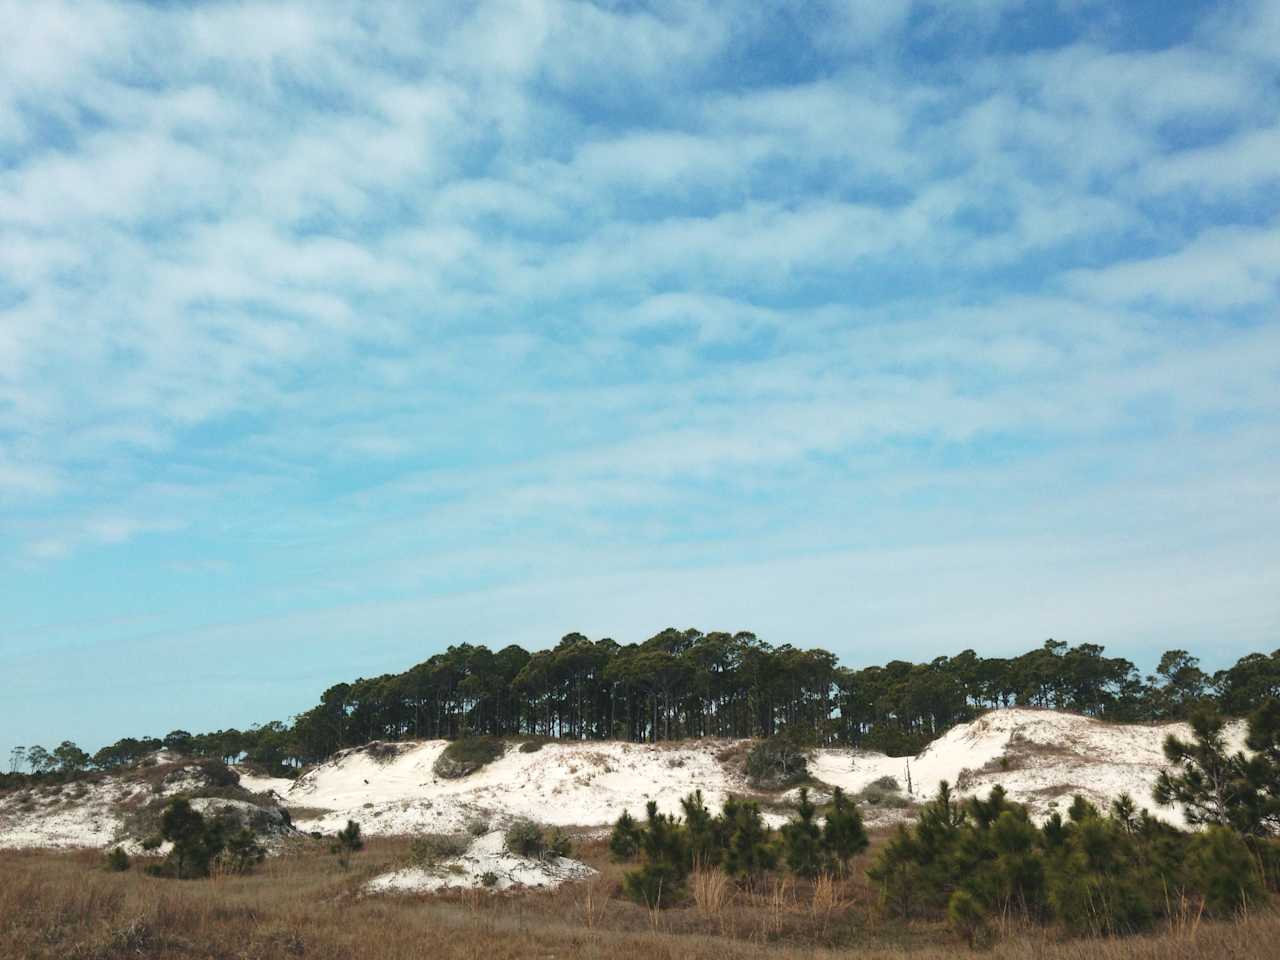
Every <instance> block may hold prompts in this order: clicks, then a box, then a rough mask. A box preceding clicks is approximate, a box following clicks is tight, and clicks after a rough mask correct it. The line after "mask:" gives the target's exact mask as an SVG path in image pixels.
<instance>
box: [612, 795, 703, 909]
mask: <svg viewBox="0 0 1280 960" xmlns="http://www.w3.org/2000/svg"><path fill="white" fill-rule="evenodd" d="M645 812H646V815H647V816H646V821H645V826H644V830H643V832H642V834H641V840H640V849H641V852H642V853H643V856H644V862H643V863H642V864H641V865H640V867H639V868H638V869H636V870H632V871H630V872H629V873H627V874H625V875H624V876H623V878H622V883H623V888H624V889H625V890H626V892H627V895H628V896H629V897H631V898H632V899H633V900H636V901H639V902H640V903H643V904H645V905H646V906H648V907H650V908H651V909H657V908H660V907H668V906H672V905H673V904H675V903H677V902H679V901H680V900H681V899H683V897H684V894H685V881H686V880H687V878H688V862H689V850H688V844H687V843H686V840H685V833H684V829H683V827H681V825H680V824H679V823H677V822H676V821H675V820H674V819H673V818H671V817H668V816H667V815H666V814H662V813H659V812H658V805H657V803H655V802H654V801H652V800H650V801H649V803H648V805H647V807H646V808H645Z"/></svg>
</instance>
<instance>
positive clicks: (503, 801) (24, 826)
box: [0, 709, 1245, 883]
mask: <svg viewBox="0 0 1280 960" xmlns="http://www.w3.org/2000/svg"><path fill="white" fill-rule="evenodd" d="M1169 733H1177V734H1179V735H1180V736H1183V737H1188V736H1190V730H1189V728H1188V727H1187V725H1185V724H1163V725H1161V724H1133V725H1125V724H1105V723H1102V722H1100V721H1096V720H1089V719H1086V718H1084V717H1078V716H1073V715H1070V714H1062V713H1054V712H1052V711H1046V710H1024V709H1017V710H1000V711H994V712H992V713H988V714H986V715H985V716H983V717H981V718H979V719H978V720H976V721H974V722H973V723H967V724H962V725H960V726H958V727H956V728H954V729H952V730H951V731H949V732H948V733H947V734H946V735H944V736H943V737H941V738H939V739H938V740H936V741H934V742H933V743H932V744H930V745H929V747H928V748H927V749H925V750H924V752H922V753H921V754H920V755H919V756H918V757H913V758H910V759H909V760H908V759H905V758H900V757H899V758H892V757H886V756H884V755H883V754H878V753H870V752H863V751H856V750H847V749H830V750H825V749H824V750H819V751H817V752H816V753H815V755H814V758H813V761H812V763H811V765H810V769H811V771H812V773H813V774H814V776H815V777H816V778H817V779H818V780H820V781H822V782H824V783H826V784H829V785H832V786H839V787H841V788H843V789H844V790H846V791H847V792H849V793H858V792H859V791H861V790H863V789H864V788H865V787H866V786H867V785H868V784H870V783H871V782H872V781H874V780H877V779H879V778H880V777H884V776H892V777H894V778H895V779H897V780H898V782H899V783H900V784H901V785H902V787H903V788H904V789H905V788H906V784H907V775H906V772H907V767H908V764H909V765H910V770H911V781H912V787H913V797H912V798H913V799H915V800H918V801H919V800H925V799H927V798H928V797H929V796H930V795H931V794H932V793H933V792H934V791H935V790H936V789H937V784H938V781H939V780H943V779H945V780H947V781H949V782H951V783H952V784H953V785H954V784H956V782H957V781H958V780H960V779H961V774H962V772H963V771H966V770H967V771H970V773H968V774H966V775H965V777H964V780H965V782H966V786H965V788H964V791H963V792H964V793H968V794H972V793H983V794H985V793H986V792H987V791H988V790H990V789H991V787H992V786H994V785H995V784H1000V785H1001V786H1003V787H1004V788H1005V790H1006V791H1008V793H1009V796H1010V798H1011V799H1013V800H1015V801H1018V802H1020V803H1025V804H1027V805H1028V806H1029V807H1030V809H1031V811H1032V813H1033V815H1035V816H1036V817H1037V818H1044V817H1046V816H1048V815H1049V814H1050V813H1051V812H1052V811H1053V810H1062V811H1065V809H1066V807H1067V806H1068V805H1069V804H1070V802H1071V796H1072V794H1074V793H1082V794H1084V795H1085V796H1086V797H1087V798H1089V799H1090V800H1092V801H1093V802H1094V803H1096V804H1098V805H1099V806H1100V807H1104V808H1105V807H1106V806H1107V805H1108V804H1110V802H1111V800H1113V799H1114V798H1115V797H1117V796H1119V795H1120V794H1121V793H1126V792H1127V793H1129V794H1130V795H1131V796H1132V797H1133V799H1134V800H1135V802H1136V803H1137V804H1138V806H1139V807H1143V806H1146V807H1150V808H1152V812H1154V813H1156V814H1157V815H1159V816H1161V817H1163V818H1164V819H1166V820H1168V821H1170V822H1172V823H1177V824H1180V823H1181V822H1182V818H1181V815H1180V812H1179V811H1178V810H1176V809H1157V808H1155V807H1154V804H1153V801H1152V800H1151V788H1152V786H1153V784H1154V783H1155V780H1156V776H1157V775H1158V774H1159V772H1160V770H1161V769H1162V767H1163V766H1164V758H1163V755H1162V753H1161V744H1162V743H1163V741H1164V738H1165V737H1166V736H1167V735H1168V734H1169ZM1244 733H1245V730H1244V724H1243V723H1238V722H1237V723H1234V724H1232V725H1231V727H1230V728H1229V740H1230V743H1231V746H1232V748H1233V749H1239V748H1241V747H1242V746H1243V742H1244ZM730 745H731V744H730V743H729V742H726V741H715V740H707V741H701V742H686V743H682V744H678V745H670V746H668V745H658V746H653V745H648V744H634V743H548V744H546V745H544V746H543V747H542V748H541V749H540V750H538V751H536V752H533V753H522V752H521V751H520V750H519V749H518V748H517V747H516V746H514V745H512V746H510V747H509V748H508V749H507V751H506V753H505V754H504V756H502V757H501V758H500V759H498V760H496V761H494V762H493V763H491V764H489V765H488V766H486V767H484V768H483V769H481V770H479V771H477V772H476V773H474V774H472V775H470V776H468V777H463V778H461V779H459V780H444V779H441V778H439V777H436V776H435V774H433V773H432V770H431V767H432V764H433V763H434V762H435V760H436V758H437V757H439V755H440V753H441V751H443V750H444V748H445V746H446V744H445V742H444V741H442V740H435V741H426V742H419V743H407V744H400V745H398V747H397V748H396V754H395V756H393V757H391V758H390V759H388V760H386V761H385V762H380V761H378V760H375V759H373V758H372V757H371V756H370V755H369V753H368V752H367V751H366V750H364V749H357V750H350V751H347V752H345V753H343V754H341V755H339V756H337V757H335V758H334V759H333V760H331V761H329V762H328V763H325V764H323V765H321V766H320V767H317V768H316V769H315V770H313V771H311V772H310V773H308V774H307V775H306V776H304V777H302V778H300V779H299V780H296V781H291V780H282V779H274V778H266V777H253V776H248V775H244V774H242V775H241V784H242V785H243V786H244V787H246V788H247V789H249V790H252V791H255V792H274V793H275V794H277V795H278V796H279V797H280V798H281V802H282V803H283V804H284V805H286V806H289V807H294V808H310V809H313V810H323V811H326V812H325V813H322V814H320V815H318V816H313V817H310V818H309V819H305V820H303V819H300V820H299V822H298V826H299V828H300V829H303V830H308V831H321V832H324V833H333V832H335V831H337V830H339V829H341V828H342V827H343V826H344V825H345V824H346V822H347V820H348V819H352V820H356V821H358V822H359V823H360V826H361V828H362V830H363V831H364V832H365V833H366V834H369V835H374V836H376V835H395V834H415V833H455V832H461V831H462V830H464V828H465V826H466V825H467V824H468V822H470V821H472V820H475V819H483V820H485V821H486V822H488V823H489V824H490V825H491V826H492V828H493V829H494V830H498V829H500V828H502V827H505V826H506V824H507V823H509V822H510V821H511V820H512V819H514V818H516V817H529V818H531V819H534V820H538V821H541V822H542V823H546V824H550V825H555V826H578V827H587V828H601V829H602V828H605V827H607V826H608V825H609V824H611V823H612V822H613V821H615V820H616V819H617V818H618V816H619V814H621V813H622V811H623V810H630V811H631V813H632V814H633V815H634V816H636V817H643V815H644V808H645V803H646V802H647V801H648V800H651V799H652V800H655V801H656V802H657V804H658V807H659V809H660V810H662V811H663V812H665V813H678V812H679V802H680V799H681V798H682V797H684V796H686V795H687V794H689V793H690V792H692V791H693V790H695V789H699V788H700V789H701V790H702V792H703V796H704V798H705V800H706V803H707V805H708V806H709V807H710V808H711V809H712V810H716V809H718V808H719V806H720V805H721V803H723V801H724V798H725V796H726V795H728V794H729V793H748V792H750V791H749V788H748V787H747V785H746V783H745V782H744V781H743V780H742V779H741V776H740V775H739V774H738V773H737V772H735V771H731V770H727V769H726V768H725V766H724V765H722V764H721V763H720V762H719V760H717V755H718V754H719V753H720V752H722V751H723V750H724V749H725V748H726V747H727V746H730ZM1006 754H1007V755H1008V756H1009V763H1008V765H1007V768H1005V769H1002V767H1001V765H1000V763H999V761H1000V758H1001V757H1003V756H1005V755H1006ZM171 776H172V779H171V780H170V781H168V782H166V783H165V785H164V791H163V792H164V795H171V794H172V793H174V792H177V791H178V790H180V789H185V788H188V787H190V786H192V785H193V784H194V782H195V780H196V774H195V768H190V769H188V770H182V771H175V772H174V774H172V775H171ZM189 781H190V782H189ZM81 789H83V791H84V794H83V796H79V797H77V796H76V794H77V793H78V792H79V791H80V790H81ZM149 790H150V788H149V787H148V786H146V785H144V784H140V783H137V782H129V781H128V780H126V779H123V778H117V777H107V778H104V779H103V780H102V782H100V783H97V784H90V783H85V784H83V785H68V786H66V787H62V788H37V789H35V790H30V791H19V792H16V793H13V794H10V795H8V796H6V797H0V847H106V846H110V845H112V844H113V843H117V842H121V841H124V840H126V839H127V838H124V837H122V836H120V831H121V829H122V827H123V821H124V815H125V813H126V804H127V803H128V802H130V801H131V800H132V801H133V802H135V803H136V802H139V801H141V802H145V800H147V799H149V796H150V795H148V796H146V797H139V796H138V794H139V792H144V791H149ZM787 796H788V798H791V797H792V794H788V795H787ZM863 813H864V816H865V817H866V819H867V820H868V821H869V822H872V823H875V822H884V821H885V820H892V819H894V818H898V819H901V818H902V817H904V816H909V815H910V811H893V810H883V809H880V808H876V807H870V806H864V808H863ZM767 819H768V820H769V821H770V823H771V824H773V825H777V824H778V823H779V822H781V821H782V820H783V819H784V818H783V817H782V816H780V815H778V814H777V813H770V814H768V816H767ZM133 839H137V838H133ZM481 872H484V871H481ZM494 872H500V871H494ZM388 882H390V881H388ZM405 882H406V883H407V882H409V881H405ZM513 882H515V881H513Z"/></svg>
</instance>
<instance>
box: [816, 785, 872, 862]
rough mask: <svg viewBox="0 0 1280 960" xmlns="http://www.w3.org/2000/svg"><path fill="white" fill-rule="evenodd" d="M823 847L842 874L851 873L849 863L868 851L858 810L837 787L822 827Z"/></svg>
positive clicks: (864, 830)
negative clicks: (864, 851)
mask: <svg viewBox="0 0 1280 960" xmlns="http://www.w3.org/2000/svg"><path fill="white" fill-rule="evenodd" d="M822 846H823V849H824V850H825V851H826V854H827V857H828V858H829V859H830V861H831V864H832V865H833V866H834V867H835V868H836V869H837V870H839V871H840V873H842V874H847V873H848V872H849V861H850V860H852V859H853V858H854V857H856V856H857V855H858V854H860V853H861V852H862V851H863V850H865V849H867V831H866V829H865V828H864V827H863V825H862V817H861V816H859V814H858V810H857V808H856V807H855V806H854V805H853V804H852V803H850V802H849V799H848V798H847V797H846V796H845V795H844V791H843V790H841V789H840V788H839V787H836V789H835V793H834V794H832V797H831V807H830V809H828V811H827V821H826V823H824V824H823V826H822Z"/></svg>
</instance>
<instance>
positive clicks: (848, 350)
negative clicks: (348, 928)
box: [0, 0, 1280, 751]
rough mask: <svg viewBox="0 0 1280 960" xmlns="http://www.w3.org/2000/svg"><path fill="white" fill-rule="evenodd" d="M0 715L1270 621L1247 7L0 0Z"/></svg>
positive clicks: (1275, 278) (268, 709)
mask: <svg viewBox="0 0 1280 960" xmlns="http://www.w3.org/2000/svg"><path fill="white" fill-rule="evenodd" d="M0 36H4V37H6V38H7V40H6V43H5V55H4V56H3V57H2V58H0V572H2V576H0V676H3V678H4V680H3V684H2V685H0V686H2V688H3V693H2V694H0V749H3V750H5V751H7V749H8V747H9V746H10V745H12V744H15V743H22V744H31V743H35V742H40V743H44V744H45V745H46V746H48V745H51V744H52V743H54V742H56V741H57V740H59V739H61V738H63V737H70V738H72V739H75V740H78V741H79V742H81V743H82V744H84V745H87V746H91V747H92V746H98V745H101V744H102V743H103V742H106V741H109V740H114V739H116V738H117V737H119V736H123V735H126V734H133V735H137V734H144V733H150V734H156V735H163V734H164V733H165V732H167V731H168V730H170V729H172V728H174V727H176V726H179V725H183V726H186V727H187V728H190V729H196V728H201V729H203V728H209V727H216V726H223V725H233V724H234V725H248V724H250V723H252V722H254V721H265V720H269V719H273V718H277V717H287V716H289V715H290V714H292V713H294V712H296V711H297V710H299V709H302V708H305V707H306V706H308V705H309V704H310V703H312V702H314V700H315V698H316V697H317V695H318V694H319V692H320V691H321V690H322V689H323V688H324V687H325V686H327V685H329V684H330V683H332V682H335V681H337V680H340V679H347V678H351V677H354V676H357V675H366V676H367V675H376V674H378V673H382V672H385V671H390V670H399V669H403V668H404V667H406V666H408V665H410V664H412V663H415V662H417V661H419V660H422V659H424V658H426V657H427V656H429V655H430V654H431V653H433V652H435V651H437V650H441V649H443V648H444V647H445V646H446V645H448V644H450V643H456V642H462V641H468V642H483V643H488V644H499V645H501V644H506V643H508V642H518V643H521V644H524V645H526V646H529V647H539V646H545V645H548V644H551V643H554V642H555V641H556V639H557V638H558V637H559V636H561V635H562V634H564V633H566V632H568V631H570V630H581V631H583V632H585V633H588V634H589V635H591V636H602V635H608V636H613V637H615V638H617V639H619V640H623V641H631V640H639V639H643V638H644V637H647V636H649V635H651V634H652V633H654V632H656V631H657V630H659V629H661V628H663V627H666V626H669V625H674V626H680V627H684V626H698V627H701V628H703V629H712V628H719V629H743V628H749V629H754V630H755V631H757V632H758V633H760V634H761V635H762V636H764V637H765V638H766V639H769V640H771V641H774V642H778V643H781V642H792V643H797V644H805V645H810V644H820V645H823V646H825V647H827V648H829V649H831V650H833V651H835V652H836V653H837V654H838V655H839V656H840V657H841V659H842V660H843V661H844V662H846V663H850V664H865V663H873V662H883V661H885V660H887V659H890V658H893V657H917V658H921V657H932V656H935V655H938V654H942V653H953V652H956V651H958V650H960V649H962V648H963V647H966V646H972V647H974V648H976V649H978V650H979V651H980V652H982V653H984V654H990V655H995V654H1000V653H1009V652H1014V651H1020V650H1023V649H1026V648H1029V647H1031V646H1033V645H1038V644H1039V643H1040V642H1042V641H1043V640H1044V639H1045V638H1047V637H1050V636H1053V637H1056V638H1058V639H1062V640H1067V641H1069V642H1072V643H1078V642H1083V641H1089V642H1098V643H1104V644H1106V645H1107V647H1108V648H1109V649H1111V650H1112V651H1113V652H1116V653H1121V654H1124V655H1127V656H1130V657H1132V658H1134V659H1135V660H1136V661H1138V662H1139V663H1140V664H1142V665H1143V666H1144V667H1149V666H1150V665H1151V664H1152V663H1153V662H1154V659H1155V657H1156V656H1158V654H1159V652H1160V651H1161V650H1164V649H1168V648H1171V647H1178V646H1182V647H1188V648H1191V649H1193V650H1195V651H1196V652H1198V653H1200V654H1201V655H1202V657H1203V658H1204V660H1205V662H1206V663H1207V664H1208V665H1209V666H1221V665H1223V664H1225V663H1228V662H1230V661H1232V660H1234V659H1235V658H1236V657H1238V656H1240V655H1242V654H1244V653H1247V652H1250V651H1254V650H1270V649H1273V648H1274V647H1276V646H1280V629H1278V628H1280V599H1278V598H1280V552H1277V548H1276V543H1277V542H1280V536H1278V535H1280V509H1277V506H1276V504H1277V499H1278V494H1280V429H1277V424H1278V415H1280V310H1278V307H1280V162H1278V160H1277V158H1280V54H1278V53H1277V51H1280V3H1277V2H1274V0H1272V2H1241V3H1231V4H1213V3H1174V4H1170V3H1154V2H1143V3H1125V4H1116V3H1111V2H1106V3H1104V2H1091V0H1055V2H1040V3H1035V2H1017V0H981V2H979V0H963V2H962V0H919V2H914V3H907V2H903V3H894V2H891V0H832V2H808V3H798V2H797V3H784V2H764V3H751V4H745V3H743V4H698V3H691V2H678V3H676V2H672V3H654V4H647V3H630V2H617V3H608V2H600V3H596V4H590V3H580V2H555V0H528V2H478V3H475V4H465V5H464V4H455V3H438V4H420V3H406V4H402V5H400V4H393V3H390V2H388V3H378V4H360V3H350V4H327V3H318V2H307V3H297V4H287V3H286V4H236V3H207V4H186V3H176V2H175V3H163V4H160V3H157V4H152V5H145V4H127V3H94V2H86V3H75V4H72V3H60V2H55V0H42V2H40V3H38V4H31V3H25V2H6V0H0Z"/></svg>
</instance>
